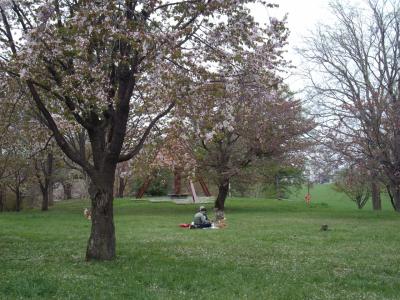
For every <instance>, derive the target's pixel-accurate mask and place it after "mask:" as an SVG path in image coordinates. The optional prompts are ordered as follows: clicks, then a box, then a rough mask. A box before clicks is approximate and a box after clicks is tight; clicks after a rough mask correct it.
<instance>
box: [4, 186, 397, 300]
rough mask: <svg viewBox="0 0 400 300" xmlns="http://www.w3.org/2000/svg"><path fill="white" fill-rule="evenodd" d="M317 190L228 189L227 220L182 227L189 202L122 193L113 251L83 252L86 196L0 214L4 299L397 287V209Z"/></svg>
mask: <svg viewBox="0 0 400 300" xmlns="http://www.w3.org/2000/svg"><path fill="white" fill-rule="evenodd" d="M312 194H313V203H312V205H311V207H306V206H305V204H304V202H303V197H304V193H303V191H301V192H299V193H298V194H297V195H293V196H292V197H291V199H290V200H286V201H275V200H256V199H229V200H228V201H227V209H226V217H227V223H228V227H227V228H226V229H224V230H187V229H182V228H180V227H178V224H179V223H184V222H190V221H191V218H192V216H193V213H194V211H195V206H193V205H175V204H172V203H149V202H147V201H132V200H129V199H122V200H121V199H118V200H116V201H115V222H116V234H117V255H118V258H117V259H116V260H115V261H111V262H91V263H87V262H85V261H84V253H85V248H86V242H87V238H88V235H89V230H90V224H89V222H88V221H87V220H85V219H84V218H83V216H82V211H83V208H84V207H87V206H88V203H87V202H86V201H68V202H62V203H58V204H56V206H55V207H54V208H52V209H51V211H49V212H47V213H42V212H40V211H38V210H31V211H24V212H21V213H3V214H0V299H400V251H399V248H400V235H399V233H398V228H399V226H400V215H398V214H397V213H394V212H392V211H391V210H390V206H389V205H387V204H388V203H386V202H387V200H385V204H386V205H385V206H384V208H385V209H384V210H383V211H382V212H379V213H376V212H372V211H371V210H370V209H369V208H365V209H364V210H362V211H359V210H357V209H356V208H355V205H354V203H352V202H350V201H348V200H346V199H345V198H344V197H343V196H341V195H340V194H337V193H335V192H333V191H331V190H330V188H329V186H326V185H324V186H317V187H315V188H314V189H313V190H312ZM208 206H209V207H210V205H208ZM322 224H328V225H329V228H330V230H329V231H326V232H324V231H320V230H319V229H320V226H321V225H322Z"/></svg>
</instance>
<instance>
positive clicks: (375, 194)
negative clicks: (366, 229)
mask: <svg viewBox="0 0 400 300" xmlns="http://www.w3.org/2000/svg"><path fill="white" fill-rule="evenodd" d="M371 197H372V209H373V210H381V209H382V205H381V189H380V186H379V182H377V181H376V180H373V181H372V182H371Z"/></svg>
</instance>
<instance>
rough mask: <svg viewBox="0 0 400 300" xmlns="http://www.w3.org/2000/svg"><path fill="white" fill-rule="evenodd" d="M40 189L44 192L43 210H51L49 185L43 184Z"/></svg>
mask: <svg viewBox="0 0 400 300" xmlns="http://www.w3.org/2000/svg"><path fill="white" fill-rule="evenodd" d="M40 190H41V192H42V211H48V210H49V189H48V187H45V186H41V187H40Z"/></svg>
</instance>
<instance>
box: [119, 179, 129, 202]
mask: <svg viewBox="0 0 400 300" xmlns="http://www.w3.org/2000/svg"><path fill="white" fill-rule="evenodd" d="M118 181H119V185H118V193H117V197H118V198H123V197H124V191H125V186H126V182H127V180H126V179H125V178H122V177H119V180H118Z"/></svg>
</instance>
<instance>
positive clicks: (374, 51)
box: [303, 0, 400, 212]
mask: <svg viewBox="0 0 400 300" xmlns="http://www.w3.org/2000/svg"><path fill="white" fill-rule="evenodd" d="M331 7H332V11H333V15H334V16H335V18H336V22H335V24H332V25H321V26H320V28H318V29H317V30H316V32H314V34H313V36H312V37H311V38H309V39H308V40H307V41H306V42H307V45H308V46H307V47H306V48H305V49H304V52H303V53H304V57H305V58H306V59H307V60H308V62H311V63H312V64H311V69H310V71H309V74H308V75H309V78H310V79H311V82H312V90H311V91H312V96H313V97H314V98H315V99H316V100H317V102H316V107H318V110H319V111H318V112H317V113H316V115H317V116H318V117H319V120H320V121H321V127H320V128H321V136H322V138H320V140H322V143H323V144H324V145H326V146H327V147H328V148H330V149H332V150H333V151H335V152H337V153H339V154H340V155H341V156H343V157H344V160H345V161H349V162H351V164H356V165H358V166H359V167H360V168H367V169H368V170H369V171H370V173H371V175H372V178H375V179H374V180H373V181H372V183H371V184H372V190H373V193H372V195H373V203H374V205H373V207H374V208H375V209H380V196H379V195H380V192H379V183H378V179H379V178H381V179H382V181H384V182H387V184H388V192H389V195H390V197H391V198H392V204H393V208H394V210H395V211H398V212H400V98H399V97H400V96H399V95H400V94H399V91H400V89H399V82H400V68H399V67H398V66H399V59H400V56H399V52H400V44H399V43H398V40H399V36H400V25H399V24H400V21H399V20H400V5H399V1H397V0H390V1H381V0H370V1H367V3H366V6H365V7H358V8H357V7H352V6H350V5H349V4H348V3H347V2H346V3H344V2H342V1H334V2H333V4H332V6H331Z"/></svg>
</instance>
